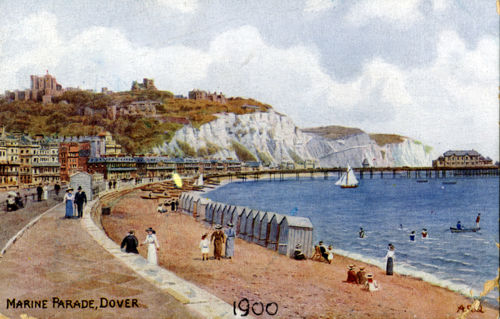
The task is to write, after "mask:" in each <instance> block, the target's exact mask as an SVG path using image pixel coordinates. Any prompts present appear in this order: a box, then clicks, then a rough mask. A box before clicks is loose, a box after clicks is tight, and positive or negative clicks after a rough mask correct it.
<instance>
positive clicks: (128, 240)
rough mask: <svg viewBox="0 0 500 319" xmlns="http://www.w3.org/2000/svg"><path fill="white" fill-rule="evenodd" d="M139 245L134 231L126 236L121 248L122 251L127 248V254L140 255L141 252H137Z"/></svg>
mask: <svg viewBox="0 0 500 319" xmlns="http://www.w3.org/2000/svg"><path fill="white" fill-rule="evenodd" d="M138 245H139V241H138V240H137V237H135V235H134V231H133V230H131V231H129V232H128V235H127V236H125V238H123V240H122V244H121V246H120V247H121V249H123V247H125V252H127V253H134V254H138V253H139V251H137V246H138Z"/></svg>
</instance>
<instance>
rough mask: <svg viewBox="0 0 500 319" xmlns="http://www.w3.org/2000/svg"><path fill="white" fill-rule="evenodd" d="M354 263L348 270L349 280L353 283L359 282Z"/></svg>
mask: <svg viewBox="0 0 500 319" xmlns="http://www.w3.org/2000/svg"><path fill="white" fill-rule="evenodd" d="M354 267H355V266H354V265H349V266H348V268H349V270H348V271H347V282H348V283H351V284H356V283H358V278H357V277H356V271H355V270H354Z"/></svg>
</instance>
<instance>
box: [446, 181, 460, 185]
mask: <svg viewBox="0 0 500 319" xmlns="http://www.w3.org/2000/svg"><path fill="white" fill-rule="evenodd" d="M456 183H457V181H444V182H443V184H444V185H453V184H456Z"/></svg>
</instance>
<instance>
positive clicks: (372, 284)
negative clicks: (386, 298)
mask: <svg viewBox="0 0 500 319" xmlns="http://www.w3.org/2000/svg"><path fill="white" fill-rule="evenodd" d="M365 289H366V290H368V291H370V292H371V291H377V290H379V289H380V286H379V285H378V283H377V281H376V280H374V279H373V275H372V274H368V275H366V282H365Z"/></svg>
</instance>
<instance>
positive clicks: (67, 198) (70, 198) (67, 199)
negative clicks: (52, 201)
mask: <svg viewBox="0 0 500 319" xmlns="http://www.w3.org/2000/svg"><path fill="white" fill-rule="evenodd" d="M72 191H73V189H72V188H68V190H67V191H66V194H65V195H64V203H65V205H66V215H64V218H73V204H74V201H75V196H74V195H73V193H72Z"/></svg>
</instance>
